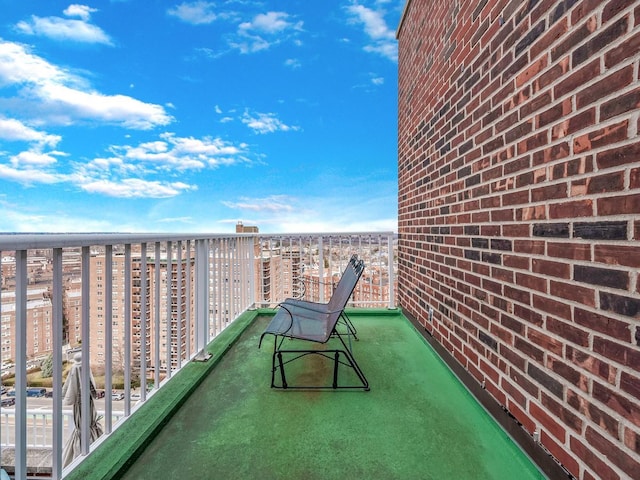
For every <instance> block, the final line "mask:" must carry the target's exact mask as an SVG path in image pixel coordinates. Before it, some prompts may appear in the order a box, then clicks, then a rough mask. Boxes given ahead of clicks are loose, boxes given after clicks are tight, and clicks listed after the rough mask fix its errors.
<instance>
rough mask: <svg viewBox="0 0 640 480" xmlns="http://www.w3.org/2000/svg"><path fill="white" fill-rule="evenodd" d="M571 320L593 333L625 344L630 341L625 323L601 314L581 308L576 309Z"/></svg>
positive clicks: (627, 325)
mask: <svg viewBox="0 0 640 480" xmlns="http://www.w3.org/2000/svg"><path fill="white" fill-rule="evenodd" d="M573 319H574V321H575V322H576V324H578V325H581V326H583V327H586V328H588V329H589V330H592V331H594V332H600V333H604V334H606V335H608V336H610V337H614V338H617V339H618V340H622V341H626V342H629V341H630V340H631V330H630V328H629V324H628V323H627V322H623V321H620V320H617V319H614V318H611V317H609V316H607V315H604V314H602V313H601V312H592V311H589V310H584V309H582V308H576V309H575V310H574V316H573Z"/></svg>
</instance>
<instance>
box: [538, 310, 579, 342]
mask: <svg viewBox="0 0 640 480" xmlns="http://www.w3.org/2000/svg"><path fill="white" fill-rule="evenodd" d="M556 315H557V316H561V313H557V314H556ZM565 318H566V317H565ZM547 330H548V331H549V332H551V333H555V334H557V335H558V336H560V337H562V338H564V339H566V340H568V341H569V342H571V343H573V344H574V345H580V346H582V347H586V346H588V345H589V333H588V332H587V331H586V330H584V329H581V328H578V327H576V326H574V325H573V324H571V323H568V322H565V321H562V320H558V319H556V318H552V317H548V318H547Z"/></svg>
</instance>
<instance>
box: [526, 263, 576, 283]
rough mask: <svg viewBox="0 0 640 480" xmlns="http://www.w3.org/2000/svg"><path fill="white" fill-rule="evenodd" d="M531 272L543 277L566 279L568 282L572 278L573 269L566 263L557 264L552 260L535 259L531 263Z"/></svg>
mask: <svg viewBox="0 0 640 480" xmlns="http://www.w3.org/2000/svg"><path fill="white" fill-rule="evenodd" d="M531 267H532V268H531V271H532V272H533V273H539V274H541V275H547V276H550V277H557V278H564V279H566V280H568V279H569V278H570V277H571V268H570V266H569V265H567V264H566V263H561V262H555V261H551V260H545V259H539V258H534V259H533V260H532V261H531Z"/></svg>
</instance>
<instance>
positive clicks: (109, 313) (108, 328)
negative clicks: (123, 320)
mask: <svg viewBox="0 0 640 480" xmlns="http://www.w3.org/2000/svg"><path fill="white" fill-rule="evenodd" d="M104 257H105V277H104V278H105V292H106V294H105V299H104V308H105V311H106V313H105V316H104V321H105V325H104V335H105V343H104V390H105V394H104V395H105V398H104V401H105V403H104V406H105V411H106V414H105V427H104V428H105V430H104V431H105V433H111V429H112V425H111V385H112V383H111V375H112V371H113V246H112V245H107V246H106V247H105V251H104ZM107 392H108V396H107Z"/></svg>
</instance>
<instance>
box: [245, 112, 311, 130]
mask: <svg viewBox="0 0 640 480" xmlns="http://www.w3.org/2000/svg"><path fill="white" fill-rule="evenodd" d="M241 121H242V123H244V124H245V125H246V126H247V127H249V128H250V129H251V130H253V131H254V132H255V133H259V134H264V133H273V132H278V131H279V132H288V131H290V130H293V131H297V130H300V127H298V126H290V125H287V124H285V123H284V122H282V121H281V120H279V119H278V118H277V117H276V114H275V113H258V112H256V113H252V114H250V113H249V112H248V111H246V112H244V115H242V118H241Z"/></svg>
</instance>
